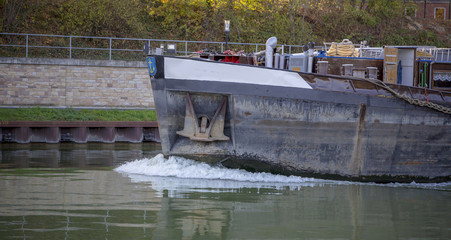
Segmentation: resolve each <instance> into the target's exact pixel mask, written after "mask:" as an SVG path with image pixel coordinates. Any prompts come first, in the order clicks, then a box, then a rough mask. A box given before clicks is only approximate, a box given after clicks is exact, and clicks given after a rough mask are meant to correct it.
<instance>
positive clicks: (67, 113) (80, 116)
mask: <svg viewBox="0 0 451 240" xmlns="http://www.w3.org/2000/svg"><path fill="white" fill-rule="evenodd" d="M0 121H2V122H4V121H106V122H110V121H123V122H128V121H157V116H156V113H155V110H151V109H136V110H130V109H81V108H41V107H30V108H26V107H24V108H0Z"/></svg>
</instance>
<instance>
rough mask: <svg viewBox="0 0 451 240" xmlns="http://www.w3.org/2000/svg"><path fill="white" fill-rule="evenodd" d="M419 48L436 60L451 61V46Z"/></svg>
mask: <svg viewBox="0 0 451 240" xmlns="http://www.w3.org/2000/svg"><path fill="white" fill-rule="evenodd" d="M417 50H418V51H422V52H425V53H427V54H428V55H429V56H431V57H430V58H431V59H433V60H434V61H436V62H451V48H436V47H419V48H418V49H417Z"/></svg>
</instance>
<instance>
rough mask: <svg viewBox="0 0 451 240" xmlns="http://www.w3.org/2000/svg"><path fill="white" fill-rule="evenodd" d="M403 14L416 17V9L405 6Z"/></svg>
mask: <svg viewBox="0 0 451 240" xmlns="http://www.w3.org/2000/svg"><path fill="white" fill-rule="evenodd" d="M404 14H405V15H406V16H410V17H416V16H417V9H416V8H414V7H406V8H405V9H404Z"/></svg>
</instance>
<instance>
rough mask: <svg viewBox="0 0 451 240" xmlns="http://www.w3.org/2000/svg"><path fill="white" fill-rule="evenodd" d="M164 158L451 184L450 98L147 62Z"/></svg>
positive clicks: (321, 78) (230, 67)
mask: <svg viewBox="0 0 451 240" xmlns="http://www.w3.org/2000/svg"><path fill="white" fill-rule="evenodd" d="M147 61H148V63H149V72H150V75H151V83H152V90H153V94H154V101H155V108H156V112H157V117H158V122H159V132H160V139H161V146H162V151H163V153H164V154H165V155H166V156H168V155H176V156H183V157H187V158H191V159H195V160H200V161H205V162H209V163H220V164H222V165H223V166H226V167H231V168H243V169H246V170H250V171H264V172H272V173H278V174H284V175H298V176H305V177H320V178H327V179H344V180H355V181H371V182H393V181H396V182H411V181H416V182H441V181H449V180H451V167H450V166H451V112H450V109H451V92H446V91H438V90H433V89H426V88H420V87H414V86H405V85H401V84H390V83H384V82H382V81H379V80H374V79H373V80H370V79H363V78H359V77H353V76H336V75H327V74H315V73H302V72H296V71H290V70H285V69H275V68H267V67H261V66H251V65H241V64H235V63H225V62H217V61H209V60H205V59H195V58H180V57H175V56H161V55H160V56H157V55H156V56H149V57H148V58H147Z"/></svg>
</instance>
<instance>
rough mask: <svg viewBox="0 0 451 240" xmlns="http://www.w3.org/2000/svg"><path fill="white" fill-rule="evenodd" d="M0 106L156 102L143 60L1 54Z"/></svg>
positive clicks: (131, 105) (145, 105) (143, 105)
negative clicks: (46, 57) (6, 56)
mask: <svg viewBox="0 0 451 240" xmlns="http://www.w3.org/2000/svg"><path fill="white" fill-rule="evenodd" d="M0 106H55V107H107V108H154V106H155V105H154V102H153V94H152V88H151V84H150V78H149V74H148V70H147V66H146V62H145V61H142V62H141V61H139V62H137V61H134V62H131V61H105V60H79V59H42V58H40V59H35V58H4V57H0Z"/></svg>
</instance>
